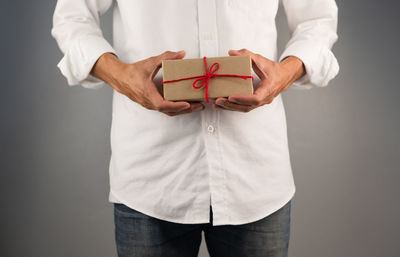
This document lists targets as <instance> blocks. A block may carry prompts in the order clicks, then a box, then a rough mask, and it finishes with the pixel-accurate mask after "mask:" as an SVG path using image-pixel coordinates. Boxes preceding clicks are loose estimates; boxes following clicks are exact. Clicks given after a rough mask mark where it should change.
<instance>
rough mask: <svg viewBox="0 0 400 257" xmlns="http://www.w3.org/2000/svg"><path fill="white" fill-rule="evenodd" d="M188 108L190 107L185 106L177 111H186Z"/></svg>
mask: <svg viewBox="0 0 400 257" xmlns="http://www.w3.org/2000/svg"><path fill="white" fill-rule="evenodd" d="M189 107H190V105H185V106H184V107H182V108H181V109H179V111H183V110H186V109H187V108H189Z"/></svg>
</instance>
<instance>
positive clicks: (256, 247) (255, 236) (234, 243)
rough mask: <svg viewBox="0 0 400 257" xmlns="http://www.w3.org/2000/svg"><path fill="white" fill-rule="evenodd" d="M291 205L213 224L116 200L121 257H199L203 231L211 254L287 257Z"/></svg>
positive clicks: (115, 211)
mask: <svg viewBox="0 0 400 257" xmlns="http://www.w3.org/2000/svg"><path fill="white" fill-rule="evenodd" d="M290 206H291V202H290V201H289V202H288V203H287V204H286V205H285V206H283V207H282V208H281V209H279V210H278V211H276V212H274V213H272V214H271V215H269V216H267V217H265V218H262V219H260V220H257V221H255V222H251V223H246V224H241V225H221V226H212V218H211V220H210V223H202V224H180V223H174V222H169V221H164V220H160V219H157V218H153V217H150V216H148V215H145V214H143V213H141V212H138V211H136V210H133V209H131V208H129V207H127V206H125V205H123V204H118V203H114V222H115V240H116V244H117V252H118V257H197V256H198V253H199V248H200V243H201V233H202V231H204V237H205V242H206V246H207V250H208V252H209V254H210V257H228V256H229V257H261V256H262V257H286V256H287V253H288V246H289V234H290ZM210 214H211V217H212V208H210Z"/></svg>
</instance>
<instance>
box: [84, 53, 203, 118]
mask: <svg viewBox="0 0 400 257" xmlns="http://www.w3.org/2000/svg"><path fill="white" fill-rule="evenodd" d="M184 56H185V52H184V51H179V52H170V51H166V52H164V53H163V54H161V55H158V56H153V57H150V58H148V59H145V60H141V61H138V62H135V63H131V64H127V63H123V62H121V61H120V60H119V59H118V58H117V57H116V56H115V55H114V54H112V53H105V54H103V55H102V56H101V57H100V58H99V59H98V60H97V62H96V64H95V65H94V66H93V69H92V72H91V74H92V75H93V76H95V77H97V78H99V79H101V80H103V81H105V82H107V83H108V84H110V85H111V86H112V87H113V88H114V89H115V90H116V91H117V92H119V93H121V94H124V95H126V96H127V97H129V98H130V99H131V100H132V101H135V102H137V103H139V104H141V105H142V106H144V107H145V108H147V109H150V110H157V111H160V112H162V113H165V114H167V115H169V116H175V115H178V114H184V113H191V112H194V111H200V110H203V109H204V105H203V104H201V103H189V102H184V101H180V102H172V101H166V100H164V98H163V97H162V96H161V94H160V92H159V91H158V89H157V87H156V85H155V84H154V82H153V79H154V76H155V75H156V74H157V72H158V70H159V69H160V68H161V61H162V60H172V59H182V58H183V57H184Z"/></svg>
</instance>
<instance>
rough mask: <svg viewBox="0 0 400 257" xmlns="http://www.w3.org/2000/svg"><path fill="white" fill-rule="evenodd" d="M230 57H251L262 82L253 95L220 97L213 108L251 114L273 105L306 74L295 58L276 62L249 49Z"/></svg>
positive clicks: (236, 51) (300, 63) (231, 52)
mask: <svg viewBox="0 0 400 257" xmlns="http://www.w3.org/2000/svg"><path fill="white" fill-rule="evenodd" d="M229 55H230V56H238V55H250V57H251V61H252V66H253V70H254V72H255V73H256V74H257V76H258V77H259V78H260V79H261V81H260V83H259V85H258V87H257V89H256V90H255V91H254V94H253V95H231V96H229V97H228V98H224V97H220V98H217V99H216V100H215V102H214V103H213V108H221V109H226V110H231V111H240V112H249V111H251V110H253V109H255V108H257V107H259V106H262V105H264V104H270V103H272V101H273V100H274V98H275V97H277V96H278V95H279V94H280V93H281V92H283V91H285V90H286V89H287V88H288V87H289V86H290V85H291V84H292V83H293V82H294V81H296V80H297V79H299V78H300V77H302V76H303V75H304V74H305V68H304V65H303V62H302V61H301V60H300V59H299V58H297V57H294V56H289V57H287V58H285V59H284V60H282V62H274V61H271V60H269V59H268V58H265V57H264V56H262V55H259V54H256V53H253V52H250V51H249V50H247V49H241V50H230V51H229Z"/></svg>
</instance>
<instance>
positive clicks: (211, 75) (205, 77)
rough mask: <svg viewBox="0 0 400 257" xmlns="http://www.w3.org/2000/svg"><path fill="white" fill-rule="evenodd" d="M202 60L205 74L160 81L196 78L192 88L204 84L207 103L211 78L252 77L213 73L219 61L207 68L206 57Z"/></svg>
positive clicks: (168, 81) (217, 67) (167, 81)
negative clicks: (199, 83)
mask: <svg viewBox="0 0 400 257" xmlns="http://www.w3.org/2000/svg"><path fill="white" fill-rule="evenodd" d="M203 60H204V68H205V71H206V74H204V75H201V76H193V77H186V78H180V79H173V80H166V81H165V80H164V81H163V82H162V83H163V84H165V83H170V82H177V81H182V80H189V79H196V80H195V81H194V82H193V85H192V86H193V87H194V88H197V89H200V88H202V87H204V86H205V87H206V89H205V95H206V101H207V103H209V102H210V101H209V100H208V85H209V82H210V79H211V78H215V77H235V78H241V79H248V78H251V79H252V80H253V79H254V78H253V76H244V75H236V74H215V72H216V71H217V70H218V69H219V63H218V62H214V63H213V64H212V65H211V67H210V69H209V70H207V61H206V57H205V56H204V57H203ZM199 81H203V82H202V83H201V85H200V86H196V84H197V82H199Z"/></svg>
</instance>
